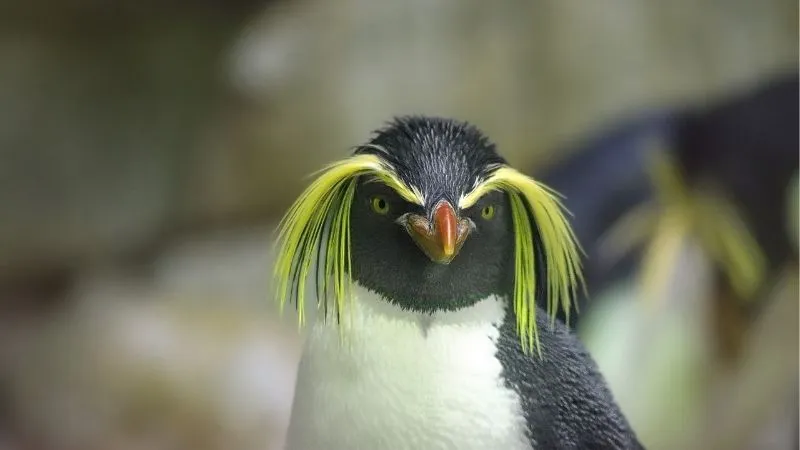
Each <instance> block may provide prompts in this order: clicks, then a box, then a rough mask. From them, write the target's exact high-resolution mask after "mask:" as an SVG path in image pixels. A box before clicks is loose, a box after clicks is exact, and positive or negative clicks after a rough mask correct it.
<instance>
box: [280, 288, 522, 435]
mask: <svg viewBox="0 0 800 450" xmlns="http://www.w3.org/2000/svg"><path fill="white" fill-rule="evenodd" d="M356 292H357V293H358V301H357V306H355V307H354V310H353V311H352V315H351V316H350V322H349V324H348V325H346V328H345V331H344V333H345V340H344V342H342V341H341V339H340V330H339V329H337V325H335V324H332V323H330V324H322V323H317V324H316V325H315V326H314V327H313V329H312V330H311V332H310V335H309V337H308V340H307V342H306V347H305V351H304V354H303V359H302V362H301V364H300V368H299V372H298V379H297V392H296V395H295V400H294V406H293V411H292V421H291V425H290V429H289V436H288V446H287V448H288V449H289V450H316V449H330V450H345V449H346V450H360V449H363V450H384V449H386V450H395V449H396V450H405V449H409V450H410V449H415V450H438V449H442V450H445V449H461V450H469V449H481V450H484V449H501V448H502V449H508V450H515V449H531V447H530V443H529V441H528V439H527V438H526V437H525V432H524V430H525V422H524V420H523V418H522V413H521V409H520V404H519V400H518V397H517V395H516V393H515V392H513V391H512V390H510V389H508V388H506V387H505V385H504V383H503V381H502V378H501V376H500V373H501V370H502V368H501V364H500V362H499V361H498V360H497V359H496V357H495V353H496V347H495V341H496V339H497V337H498V330H497V328H496V327H495V325H494V324H496V323H499V322H500V321H502V320H503V315H504V309H503V304H502V302H501V300H500V299H497V298H493V297H491V298H488V299H486V300H483V301H482V302H480V303H478V304H477V305H475V306H474V307H472V308H469V309H467V310H462V311H458V312H455V313H445V314H437V315H435V316H433V317H431V316H427V318H421V317H420V316H419V315H417V314H412V313H408V312H404V311H402V310H400V309H399V308H396V307H394V306H392V305H390V304H388V303H386V302H384V301H383V300H381V299H378V298H376V296H375V295H374V294H372V293H370V292H368V291H366V290H364V289H357V290H356Z"/></svg>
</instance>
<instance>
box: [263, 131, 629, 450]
mask: <svg viewBox="0 0 800 450" xmlns="http://www.w3.org/2000/svg"><path fill="white" fill-rule="evenodd" d="M278 246H279V247H278V258H277V260H276V265H275V279H276V285H277V288H276V290H277V292H276V295H277V297H278V299H279V301H280V303H281V305H285V304H286V303H287V302H293V303H294V304H295V306H296V308H297V310H298V317H299V320H300V323H301V325H305V320H306V314H305V313H304V311H305V308H304V306H305V298H306V297H307V296H310V297H315V298H314V299H313V300H315V302H314V303H315V305H316V307H317V309H318V311H319V313H318V315H317V317H316V318H314V320H313V322H312V323H311V324H310V326H309V327H308V330H307V336H306V338H305V343H304V348H303V353H302V357H301V361H300V364H299V367H298V372H297V380H296V387H295V396H294V400H293V406H292V412H291V419H290V425H289V430H288V433H287V442H286V447H285V448H286V449H287V450H316V449H320V450H322V449H326V450H345V449H346V450H359V449H363V450H384V449H386V450H405V449H409V450H410V449H418V450H439V449H441V450H445V449H459V450H470V449H475V450H478V449H481V450H484V449H508V450H523V449H524V450H532V449H642V448H644V447H643V445H642V444H641V443H640V442H639V440H638V438H637V436H636V434H635V432H634V430H633V429H632V427H631V425H630V424H629V422H628V420H627V418H626V417H625V415H624V414H623V412H622V410H621V409H620V407H619V406H618V404H617V403H616V401H615V399H614V396H613V394H612V392H611V391H610V389H609V388H608V386H607V384H606V382H605V380H604V378H603V375H602V374H601V372H600V370H599V369H598V367H597V365H596V364H595V362H594V361H593V360H592V357H591V355H590V354H589V353H588V352H587V350H586V349H585V348H584V347H583V345H582V344H581V343H580V342H579V340H578V339H577V338H576V337H575V336H574V335H573V334H572V333H571V332H570V330H569V329H568V327H567V325H566V324H564V323H562V322H561V321H558V320H555V311H556V310H557V309H558V308H561V309H564V310H568V309H569V303H570V301H571V299H572V298H573V297H574V296H575V292H576V291H577V289H579V288H580V285H581V283H582V278H581V270H580V269H581V266H580V264H581V263H580V247H579V245H578V243H577V242H576V241H575V237H574V234H573V233H572V231H571V228H570V225H569V222H568V221H567V219H566V217H565V215H564V211H563V208H562V207H561V204H560V200H559V197H558V195H557V194H556V193H555V192H553V191H551V190H550V189H549V188H547V186H544V185H542V184H541V183H539V182H537V181H536V180H534V179H532V178H529V177H527V176H525V175H523V174H522V173H521V172H518V171H516V170H515V169H513V168H512V167H510V166H509V165H508V163H507V162H506V161H505V159H503V158H502V157H501V156H500V155H499V154H498V152H497V149H496V146H495V144H494V143H493V142H491V141H490V140H489V138H488V137H487V136H486V135H485V134H484V133H483V132H482V131H481V130H479V129H478V128H477V127H475V126H474V125H472V124H470V123H467V122H463V121H459V120H456V119H450V118H443V117H431V116H403V117H398V118H395V119H393V120H392V121H390V122H389V123H388V124H386V126H385V127H383V128H381V129H379V130H377V131H375V132H374V134H373V136H372V137H371V139H370V140H369V141H368V142H367V143H366V144H364V145H361V146H358V147H356V149H355V150H354V151H353V153H352V154H351V155H350V156H349V157H347V158H345V159H343V160H342V161H338V162H335V163H332V164H330V165H329V166H327V167H326V168H324V169H323V170H322V171H321V172H320V173H319V175H318V176H317V178H316V179H315V180H314V181H313V182H312V183H311V184H310V186H309V187H308V188H307V189H306V190H305V191H304V192H303V193H302V194H301V195H300V197H299V198H298V199H297V200H296V201H295V202H294V204H293V205H292V207H291V208H290V209H289V211H288V212H287V214H286V215H285V217H284V218H283V220H282V221H281V224H280V226H279V234H278ZM308 284H312V285H313V286H311V287H310V289H307V287H308V286H307V285H308ZM542 299H544V300H542ZM542 301H543V302H544V303H541V302H542ZM537 304H544V305H546V307H545V308H543V307H541V306H538V305H537Z"/></svg>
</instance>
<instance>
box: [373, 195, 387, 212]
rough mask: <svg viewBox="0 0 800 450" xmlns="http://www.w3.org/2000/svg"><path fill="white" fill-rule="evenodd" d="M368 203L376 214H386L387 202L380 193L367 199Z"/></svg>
mask: <svg viewBox="0 0 800 450" xmlns="http://www.w3.org/2000/svg"><path fill="white" fill-rule="evenodd" d="M369 205H370V207H372V210H373V211H375V212H376V213H377V214H380V215H382V216H383V215H386V214H388V213H389V202H387V201H386V199H385V198H383V197H381V196H380V195H375V196H373V197H372V198H371V199H370V200H369Z"/></svg>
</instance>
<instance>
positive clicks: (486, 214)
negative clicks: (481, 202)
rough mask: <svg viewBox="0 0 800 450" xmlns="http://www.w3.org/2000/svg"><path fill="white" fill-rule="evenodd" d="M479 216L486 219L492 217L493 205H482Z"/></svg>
mask: <svg viewBox="0 0 800 450" xmlns="http://www.w3.org/2000/svg"><path fill="white" fill-rule="evenodd" d="M481 217H483V218H484V219H486V220H491V219H493V218H494V206H493V205H487V206H484V207H483V209H482V210H481Z"/></svg>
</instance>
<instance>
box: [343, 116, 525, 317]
mask: <svg viewBox="0 0 800 450" xmlns="http://www.w3.org/2000/svg"><path fill="white" fill-rule="evenodd" d="M370 144H371V145H374V146H378V147H379V148H380V149H381V150H378V149H376V148H374V147H362V148H360V149H359V150H357V152H359V153H372V154H375V155H377V156H379V157H380V158H382V159H384V160H385V161H387V162H389V163H390V164H391V165H392V166H393V167H394V168H395V170H396V172H397V175H398V176H399V177H400V178H401V179H402V180H403V181H404V182H405V183H407V184H409V185H412V186H415V187H417V188H418V189H420V191H421V192H422V194H423V195H424V197H425V204H424V205H423V206H419V205H413V204H411V203H408V202H406V201H405V200H403V199H402V198H400V196H399V195H397V193H395V192H394V191H393V190H392V189H391V188H389V187H387V186H386V185H384V184H382V183H378V182H372V181H371V180H369V179H362V180H360V181H359V185H358V187H357V189H356V195H355V199H354V202H353V206H352V210H351V227H352V233H351V239H352V243H351V245H352V264H353V265H352V276H353V278H354V279H355V280H356V281H357V282H358V283H359V284H360V285H362V286H364V287H366V288H368V289H370V290H373V291H375V292H377V293H379V294H381V295H382V296H384V297H385V298H386V299H387V300H388V301H391V302H393V303H396V304H398V305H399V306H401V307H403V308H406V309H411V310H415V311H419V312H433V311H437V310H455V309H459V308H463V307H465V306H469V305H472V304H474V303H476V302H477V301H479V300H482V299H484V298H486V297H488V296H489V295H491V294H501V295H505V294H508V293H509V292H510V291H511V288H512V286H513V274H514V265H513V264H514V256H513V255H514V233H513V226H512V220H511V211H510V205H509V200H508V197H507V196H506V195H505V194H503V193H501V192H491V193H489V194H487V195H485V196H484V197H483V198H481V199H480V200H479V201H478V202H477V203H476V204H475V205H473V206H471V207H470V208H467V209H465V210H458V206H457V205H458V200H459V197H460V196H461V195H462V194H464V193H465V192H469V191H471V190H472V189H473V187H474V185H475V183H476V181H477V180H478V179H479V178H481V177H483V176H485V175H486V174H487V172H488V171H489V170H490V169H491V167H492V165H494V164H499V163H503V162H504V160H503V159H502V158H501V157H500V156H499V155H498V154H497V152H496V150H495V147H494V145H493V144H491V143H490V142H489V141H488V139H487V138H486V137H485V136H484V135H483V134H482V133H481V132H480V131H478V130H477V129H476V128H475V127H473V126H471V125H468V124H466V123H463V122H457V121H453V120H448V119H439V118H424V117H404V118H400V119H397V120H396V121H394V122H392V123H391V124H390V125H389V126H388V127H387V128H384V129H382V130H380V131H378V132H377V135H376V136H375V137H374V138H373V140H372V141H371V142H370ZM374 198H380V199H383V201H385V202H386V204H387V205H388V212H386V213H385V214H378V213H376V212H375V211H374V210H373V208H372V204H371V202H372V200H373V199H374ZM442 199H444V200H447V201H449V202H450V203H451V204H452V205H453V206H454V207H455V208H456V213H457V214H458V215H459V216H460V217H462V218H469V219H470V220H471V221H472V222H473V223H474V225H475V227H474V229H473V231H472V232H471V234H470V235H469V237H468V238H467V239H466V241H465V243H464V246H463V247H462V248H461V250H460V252H459V253H458V255H457V256H456V257H455V259H453V261H452V262H450V264H448V265H443V264H438V263H435V262H432V261H431V260H430V259H429V258H428V257H427V256H426V255H425V254H424V253H423V252H422V251H421V250H420V249H419V248H418V247H417V245H416V244H415V243H414V241H413V240H412V239H411V237H410V236H409V235H408V233H407V232H406V230H405V229H404V228H403V227H401V226H400V225H398V223H397V222H396V221H397V219H398V218H399V217H400V216H401V215H403V214H405V213H414V214H419V215H422V216H427V217H430V215H431V213H432V211H431V210H432V209H433V207H434V205H435V204H436V203H437V202H439V201H440V200H442ZM487 206H491V207H492V208H494V215H493V217H491V218H490V219H486V218H484V217H483V216H482V214H481V212H482V210H483V209H484V208H485V207H487Z"/></svg>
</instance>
